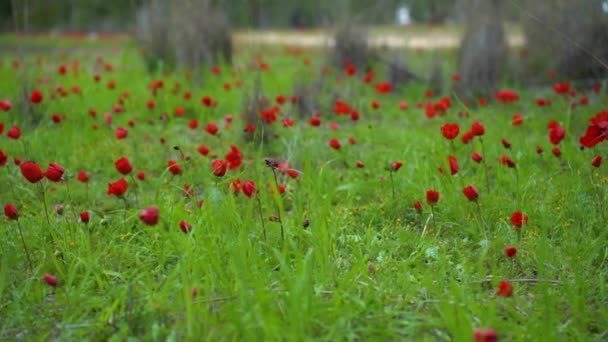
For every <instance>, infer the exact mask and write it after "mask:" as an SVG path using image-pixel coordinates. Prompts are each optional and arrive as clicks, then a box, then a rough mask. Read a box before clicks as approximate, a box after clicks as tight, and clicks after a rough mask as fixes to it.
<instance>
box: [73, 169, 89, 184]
mask: <svg viewBox="0 0 608 342" xmlns="http://www.w3.org/2000/svg"><path fill="white" fill-rule="evenodd" d="M76 179H78V180H79V181H81V182H83V183H86V182H88V181H89V174H88V173H86V172H85V171H80V172H78V175H77V176H76Z"/></svg>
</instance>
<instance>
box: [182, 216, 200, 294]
mask: <svg viewBox="0 0 608 342" xmlns="http://www.w3.org/2000/svg"><path fill="white" fill-rule="evenodd" d="M179 229H180V230H181V231H182V232H183V233H184V234H188V233H190V232H191V231H192V225H191V224H190V223H188V222H186V221H180V222H179ZM195 296H196V295H195Z"/></svg>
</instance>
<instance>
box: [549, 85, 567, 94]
mask: <svg viewBox="0 0 608 342" xmlns="http://www.w3.org/2000/svg"><path fill="white" fill-rule="evenodd" d="M553 90H555V92H556V93H557V94H567V93H568V92H569V91H570V82H562V83H555V84H554V85H553Z"/></svg>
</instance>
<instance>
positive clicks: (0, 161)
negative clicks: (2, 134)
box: [0, 149, 8, 166]
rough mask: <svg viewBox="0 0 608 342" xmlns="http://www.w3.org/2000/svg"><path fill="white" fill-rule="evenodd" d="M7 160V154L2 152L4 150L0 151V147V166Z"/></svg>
mask: <svg viewBox="0 0 608 342" xmlns="http://www.w3.org/2000/svg"><path fill="white" fill-rule="evenodd" d="M7 162H8V155H6V153H4V151H2V149H0V166H4V165H6V163H7Z"/></svg>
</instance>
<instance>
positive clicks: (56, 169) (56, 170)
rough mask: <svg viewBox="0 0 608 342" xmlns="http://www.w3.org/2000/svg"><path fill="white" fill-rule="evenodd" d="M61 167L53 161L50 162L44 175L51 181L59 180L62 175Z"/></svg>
mask: <svg viewBox="0 0 608 342" xmlns="http://www.w3.org/2000/svg"><path fill="white" fill-rule="evenodd" d="M63 171H64V170H63V168H62V167H61V166H59V165H57V164H55V163H50V164H49V167H48V168H47V169H46V171H45V172H44V177H46V179H48V180H50V181H51V182H59V181H60V180H61V176H63Z"/></svg>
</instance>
